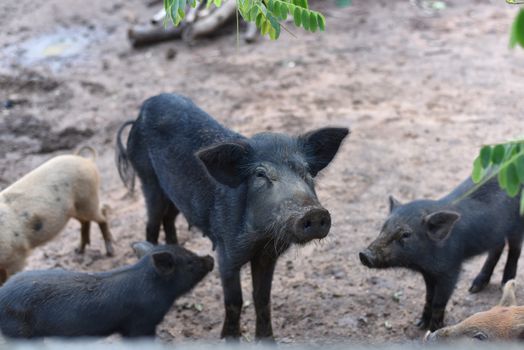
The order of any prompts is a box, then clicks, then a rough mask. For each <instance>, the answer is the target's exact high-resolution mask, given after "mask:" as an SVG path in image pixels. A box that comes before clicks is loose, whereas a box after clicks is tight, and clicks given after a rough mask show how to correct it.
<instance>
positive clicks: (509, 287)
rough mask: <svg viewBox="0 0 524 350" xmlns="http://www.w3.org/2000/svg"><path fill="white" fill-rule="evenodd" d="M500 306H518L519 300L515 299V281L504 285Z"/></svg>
mask: <svg viewBox="0 0 524 350" xmlns="http://www.w3.org/2000/svg"><path fill="white" fill-rule="evenodd" d="M499 306H517V298H516V297H515V280H509V281H507V282H506V284H505V285H504V291H503V292H502V298H500V302H499Z"/></svg>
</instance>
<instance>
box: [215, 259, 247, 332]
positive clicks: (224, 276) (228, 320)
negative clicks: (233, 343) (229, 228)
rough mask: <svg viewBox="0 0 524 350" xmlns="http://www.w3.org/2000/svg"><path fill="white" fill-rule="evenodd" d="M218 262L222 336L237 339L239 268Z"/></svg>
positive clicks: (239, 303)
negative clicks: (222, 313)
mask: <svg viewBox="0 0 524 350" xmlns="http://www.w3.org/2000/svg"><path fill="white" fill-rule="evenodd" d="M222 254H224V252H222ZM225 265H228V264H223V263H221V264H220V278H221V280H222V288H223V289H224V305H225V308H226V317H225V320H224V326H223V327H222V334H221V337H222V338H226V340H238V338H239V337H240V335H241V334H240V313H241V311H242V286H241V285H240V269H236V268H235V269H230V268H226V267H224V266H225Z"/></svg>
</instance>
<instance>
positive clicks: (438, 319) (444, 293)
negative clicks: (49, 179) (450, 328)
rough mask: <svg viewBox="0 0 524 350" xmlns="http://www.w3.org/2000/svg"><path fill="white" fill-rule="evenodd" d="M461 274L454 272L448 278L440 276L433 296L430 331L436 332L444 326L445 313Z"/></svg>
mask: <svg viewBox="0 0 524 350" xmlns="http://www.w3.org/2000/svg"><path fill="white" fill-rule="evenodd" d="M458 275H459V272H458V271H456V272H452V273H451V274H450V275H448V276H439V279H438V280H437V282H436V284H435V295H434V296H433V303H432V305H431V306H432V310H431V321H430V323H429V330H430V331H432V332H433V331H436V330H437V329H439V328H442V327H443V326H444V313H445V311H446V305H447V304H448V301H449V298H450V297H451V294H453V289H454V288H455V284H456V282H457V279H458Z"/></svg>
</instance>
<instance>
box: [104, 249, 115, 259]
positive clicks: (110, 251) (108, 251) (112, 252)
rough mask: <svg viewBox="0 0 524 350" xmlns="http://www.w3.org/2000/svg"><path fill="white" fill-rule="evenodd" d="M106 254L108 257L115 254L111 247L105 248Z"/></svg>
mask: <svg viewBox="0 0 524 350" xmlns="http://www.w3.org/2000/svg"><path fill="white" fill-rule="evenodd" d="M106 255H107V256H109V257H111V256H115V250H114V249H113V247H109V248H107V249H106Z"/></svg>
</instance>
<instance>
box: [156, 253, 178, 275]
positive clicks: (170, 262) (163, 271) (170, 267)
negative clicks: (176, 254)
mask: <svg viewBox="0 0 524 350" xmlns="http://www.w3.org/2000/svg"><path fill="white" fill-rule="evenodd" d="M151 258H152V259H153V265H154V266H155V270H156V271H157V272H158V273H159V274H160V275H169V274H171V273H173V272H175V259H174V258H173V254H171V253H169V252H158V253H154V254H153V255H151Z"/></svg>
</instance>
